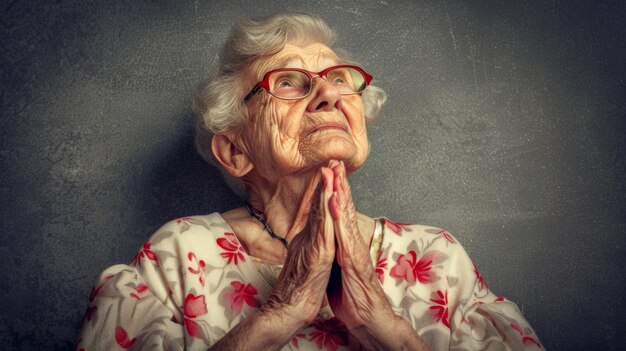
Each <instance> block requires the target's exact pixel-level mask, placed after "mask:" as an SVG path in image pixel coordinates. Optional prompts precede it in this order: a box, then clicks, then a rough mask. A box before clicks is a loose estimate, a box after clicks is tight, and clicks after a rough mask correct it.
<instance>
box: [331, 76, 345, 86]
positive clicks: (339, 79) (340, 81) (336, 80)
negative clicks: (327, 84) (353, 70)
mask: <svg viewBox="0 0 626 351" xmlns="http://www.w3.org/2000/svg"><path fill="white" fill-rule="evenodd" d="M332 82H333V83H334V84H346V80H345V79H343V78H342V77H335V78H333V80H332Z"/></svg>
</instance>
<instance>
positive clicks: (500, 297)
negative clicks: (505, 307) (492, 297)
mask: <svg viewBox="0 0 626 351" xmlns="http://www.w3.org/2000/svg"><path fill="white" fill-rule="evenodd" d="M502 301H504V296H498V297H497V298H496V302H502Z"/></svg>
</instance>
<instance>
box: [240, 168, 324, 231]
mask: <svg viewBox="0 0 626 351" xmlns="http://www.w3.org/2000/svg"><path fill="white" fill-rule="evenodd" d="M259 178H260V177H254V179H253V181H251V182H250V183H248V184H249V187H248V189H249V198H248V202H249V203H250V205H251V206H252V207H253V208H254V209H256V210H257V211H261V212H263V214H264V215H265V220H266V222H267V224H268V225H269V226H270V227H271V228H272V230H273V231H274V233H276V234H277V235H279V236H281V237H284V238H285V239H287V240H288V241H289V242H291V240H292V239H293V238H294V237H295V236H296V235H298V234H299V233H300V232H302V230H303V229H304V228H305V226H306V224H307V221H308V217H309V212H310V210H311V204H312V203H313V202H314V201H313V200H314V196H319V194H318V192H317V191H316V190H317V188H318V184H319V182H320V181H321V177H320V174H319V172H318V170H311V171H307V172H306V173H298V174H294V175H288V176H283V177H280V179H279V180H278V181H276V182H270V181H268V180H266V179H259Z"/></svg>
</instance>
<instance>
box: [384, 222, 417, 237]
mask: <svg viewBox="0 0 626 351" xmlns="http://www.w3.org/2000/svg"><path fill="white" fill-rule="evenodd" d="M383 221H384V222H385V225H386V226H387V227H388V228H389V229H391V231H392V232H394V233H396V234H398V235H400V232H401V231H402V227H404V226H407V225H411V224H410V223H398V222H394V221H390V220H388V219H387V218H383Z"/></svg>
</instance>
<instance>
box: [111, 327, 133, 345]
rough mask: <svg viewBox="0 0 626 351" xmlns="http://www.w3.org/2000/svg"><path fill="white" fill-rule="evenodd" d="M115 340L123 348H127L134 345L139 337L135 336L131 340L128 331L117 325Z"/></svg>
mask: <svg viewBox="0 0 626 351" xmlns="http://www.w3.org/2000/svg"><path fill="white" fill-rule="evenodd" d="M115 341H117V343H118V345H120V346H121V347H122V348H124V349H127V348H129V347H131V346H133V344H134V343H135V341H137V338H133V339H132V340H130V338H129V337H128V333H126V330H124V328H122V327H116V328H115Z"/></svg>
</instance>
